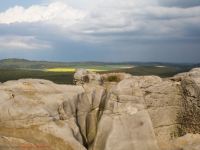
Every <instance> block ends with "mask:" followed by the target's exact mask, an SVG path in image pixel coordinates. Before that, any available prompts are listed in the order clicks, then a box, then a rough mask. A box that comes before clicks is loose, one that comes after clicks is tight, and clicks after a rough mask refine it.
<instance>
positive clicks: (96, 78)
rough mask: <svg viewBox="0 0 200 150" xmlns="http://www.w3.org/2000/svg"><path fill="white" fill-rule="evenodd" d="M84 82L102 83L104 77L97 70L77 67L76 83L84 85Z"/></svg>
mask: <svg viewBox="0 0 200 150" xmlns="http://www.w3.org/2000/svg"><path fill="white" fill-rule="evenodd" d="M84 83H92V84H97V85H102V84H103V78H102V76H101V75H99V74H97V73H95V72H92V71H88V70H85V69H76V71H75V74H74V84H76V85H83V84H84Z"/></svg>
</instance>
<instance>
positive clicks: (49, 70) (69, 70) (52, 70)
mask: <svg viewBox="0 0 200 150" xmlns="http://www.w3.org/2000/svg"><path fill="white" fill-rule="evenodd" d="M75 70H76V68H51V69H44V71H47V72H75ZM86 70H88V71H93V72H102V71H107V70H100V69H86Z"/></svg>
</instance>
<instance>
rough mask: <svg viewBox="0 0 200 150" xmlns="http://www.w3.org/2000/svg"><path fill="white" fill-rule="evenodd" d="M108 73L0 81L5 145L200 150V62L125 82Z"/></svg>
mask: <svg viewBox="0 0 200 150" xmlns="http://www.w3.org/2000/svg"><path fill="white" fill-rule="evenodd" d="M104 76H106V75H100V74H96V73H93V72H90V71H87V70H84V69H77V70H76V73H75V74H74V81H75V83H76V84H77V85H76V86H73V85H57V84H54V83H53V82H50V81H47V80H39V79H21V80H18V81H8V82H5V83H1V84H0V145H2V144H3V145H4V146H8V147H7V148H11V146H22V145H27V146H49V147H50V148H51V149H52V150H86V149H89V150H113V149H116V150H124V149H126V150H159V149H161V150H190V149H194V150H197V149H199V146H200V145H199V143H200V141H199V139H200V138H199V136H200V135H199V133H200V68H195V69H192V70H191V71H190V72H187V73H181V74H178V75H176V76H174V77H172V78H168V79H161V78H160V77H157V76H130V75H125V74H124V75H121V76H122V78H123V80H122V81H120V82H119V83H109V82H105V83H103V77H104ZM108 76H109V75H107V77H108ZM104 78H105V77H104ZM187 133H190V134H187ZM192 133H193V134H192ZM197 133H198V134H197ZM184 135H185V136H184ZM182 136H183V137H182ZM12 141H13V142H12ZM12 143H14V144H12ZM23 143H24V144H23ZM27 149H28V148H27ZM29 149H30V148H29Z"/></svg>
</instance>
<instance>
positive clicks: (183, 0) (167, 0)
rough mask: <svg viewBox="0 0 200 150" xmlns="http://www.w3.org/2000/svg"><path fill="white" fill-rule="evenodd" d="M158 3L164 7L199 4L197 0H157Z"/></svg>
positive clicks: (185, 6)
mask: <svg viewBox="0 0 200 150" xmlns="http://www.w3.org/2000/svg"><path fill="white" fill-rule="evenodd" d="M157 1H158V3H159V4H160V5H162V6H165V7H181V8H189V7H196V6H200V1H199V0H157Z"/></svg>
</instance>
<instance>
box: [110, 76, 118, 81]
mask: <svg viewBox="0 0 200 150" xmlns="http://www.w3.org/2000/svg"><path fill="white" fill-rule="evenodd" d="M108 81H109V82H118V81H119V78H118V77H117V76H115V75H112V76H109V77H108Z"/></svg>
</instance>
